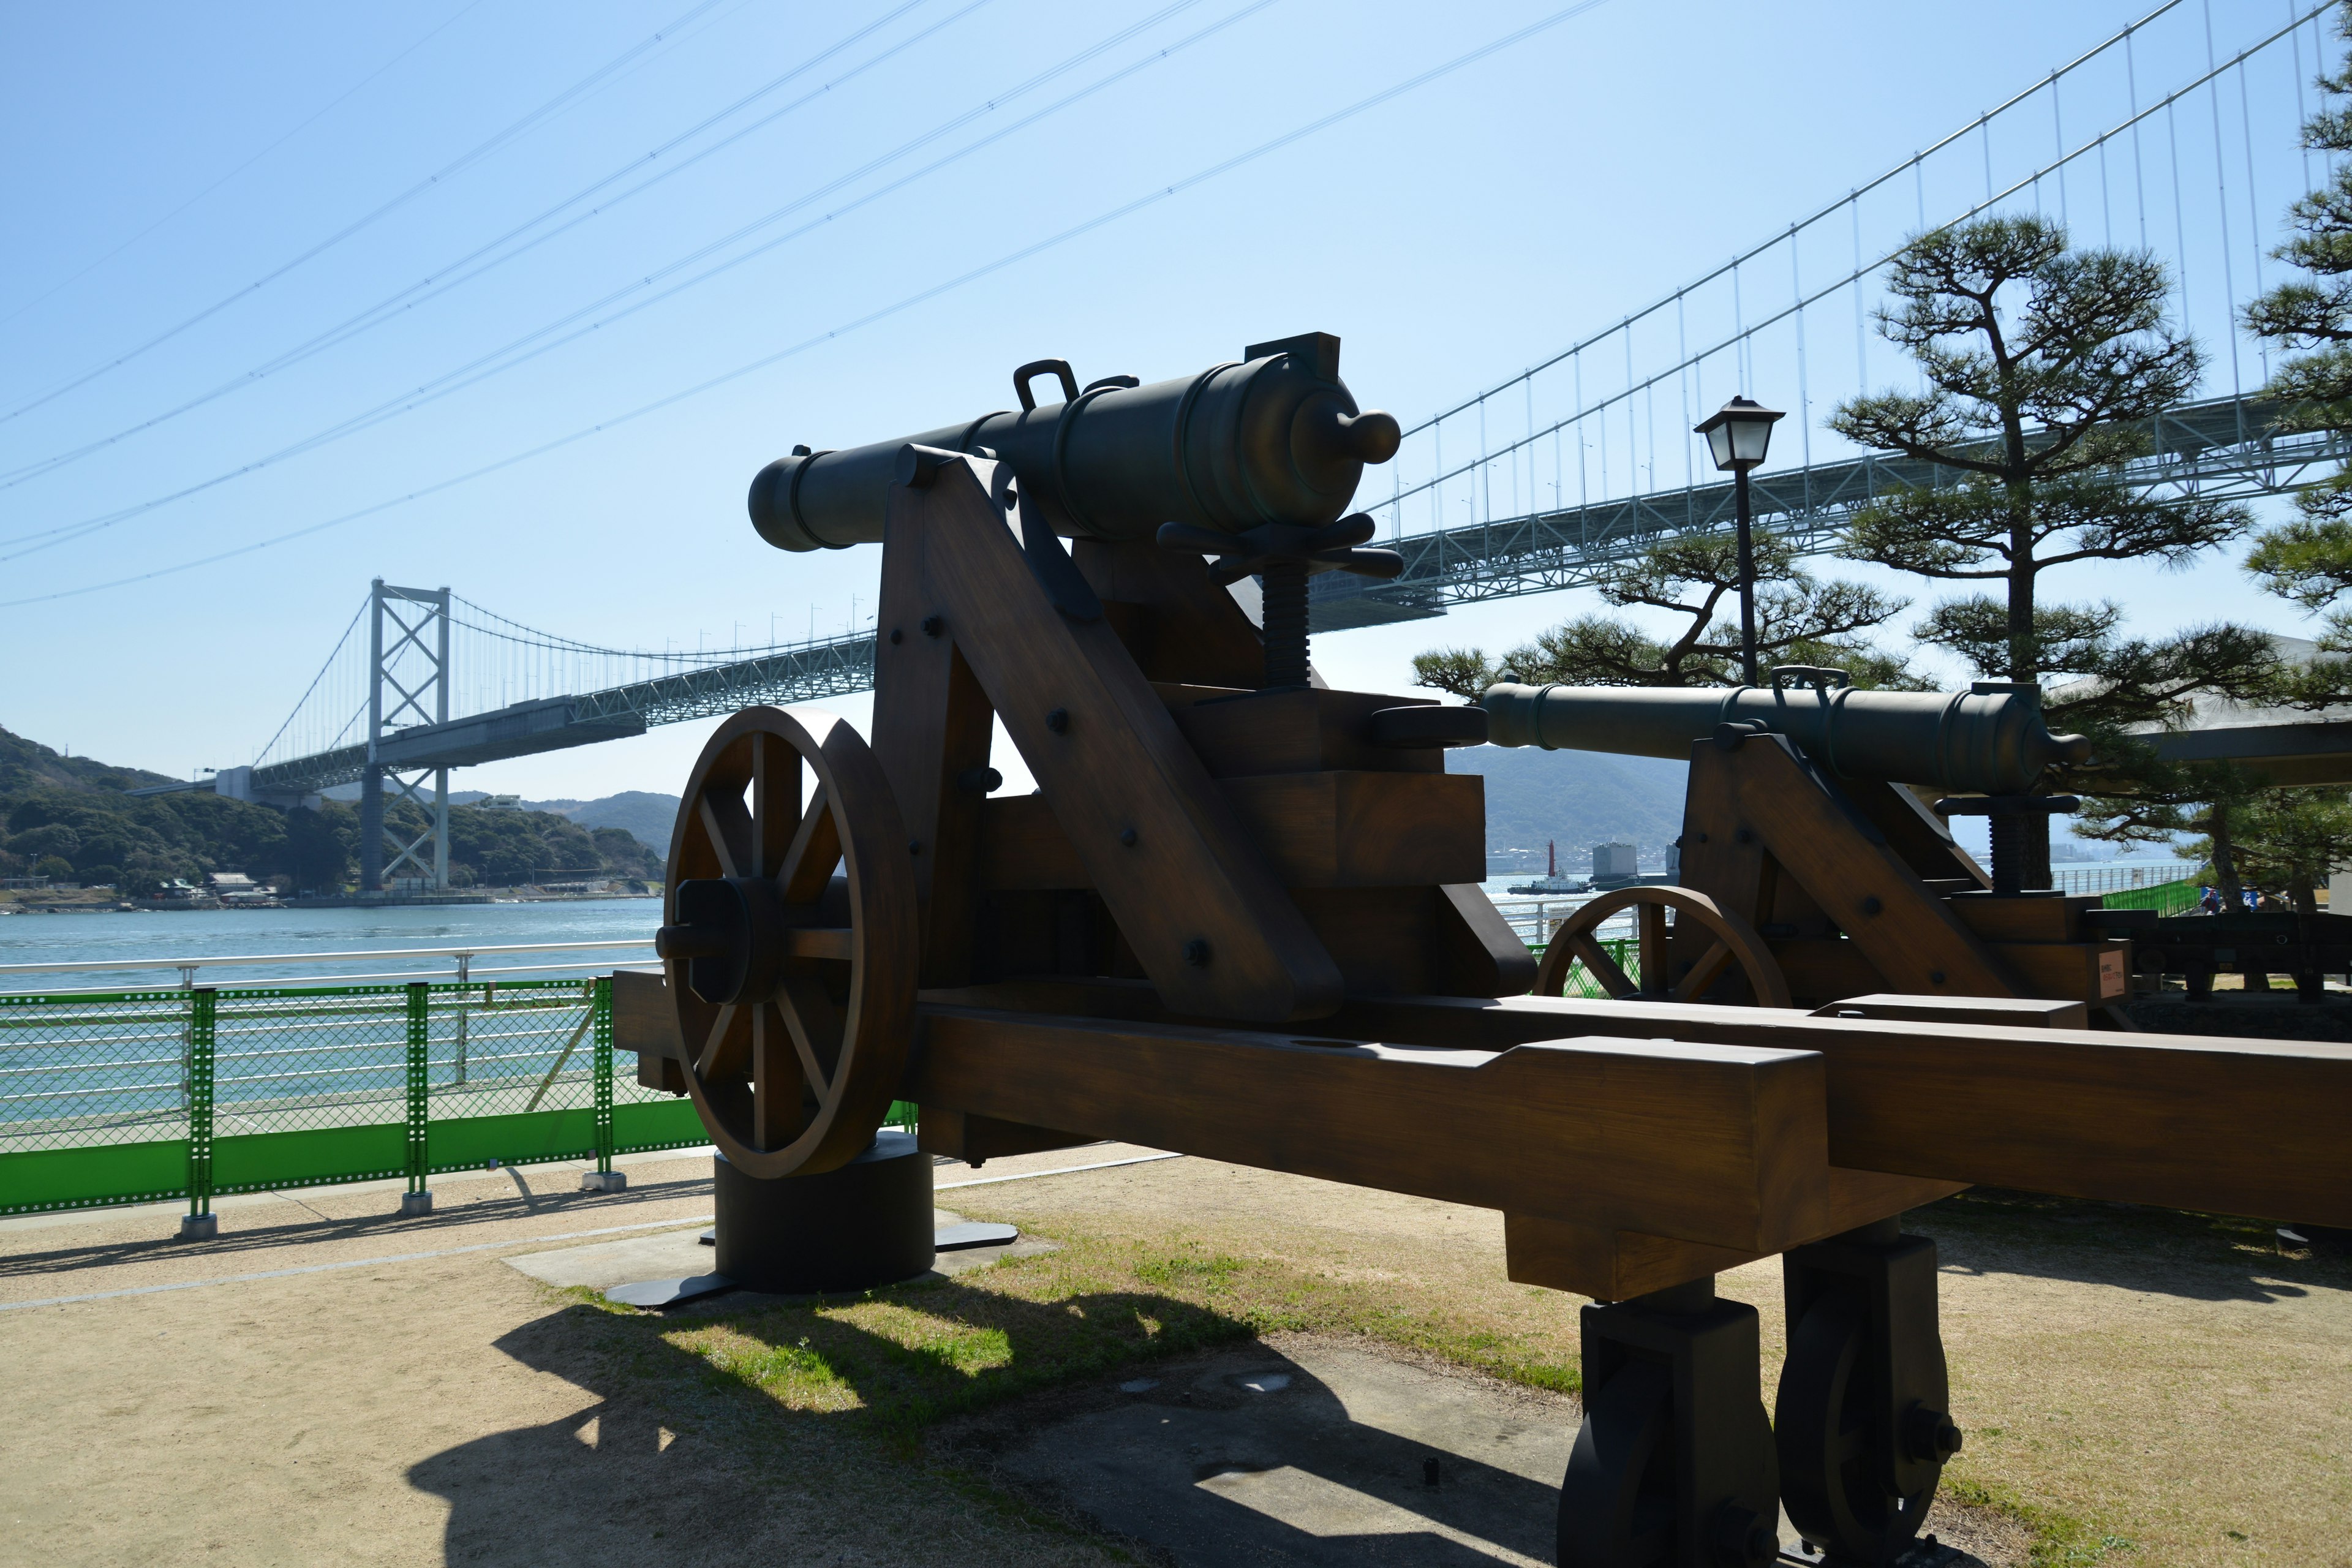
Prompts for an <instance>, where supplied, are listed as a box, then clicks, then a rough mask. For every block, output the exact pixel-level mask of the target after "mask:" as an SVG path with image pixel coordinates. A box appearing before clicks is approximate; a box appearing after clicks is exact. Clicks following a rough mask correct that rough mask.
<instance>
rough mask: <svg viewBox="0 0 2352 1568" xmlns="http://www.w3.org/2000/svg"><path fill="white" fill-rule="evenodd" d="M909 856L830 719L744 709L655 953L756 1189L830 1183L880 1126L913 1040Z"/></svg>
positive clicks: (696, 803)
mask: <svg viewBox="0 0 2352 1568" xmlns="http://www.w3.org/2000/svg"><path fill="white" fill-rule="evenodd" d="M908 854H909V851H908V843H907V832H906V828H905V827H904V826H902V822H901V818H900V817H899V815H898V801H897V799H896V797H895V796H894V795H892V794H891V792H890V785H889V782H888V780H887V779H886V778H885V777H884V775H883V773H882V769H881V765H880V763H877V761H876V760H875V757H874V753H873V752H871V751H870V750H868V749H867V747H866V742H865V741H864V740H863V739H862V738H860V736H859V735H858V733H857V731H855V730H853V729H851V728H850V727H849V726H848V725H847V724H845V723H844V722H843V721H840V720H838V719H836V718H835V717H833V715H831V714H829V713H824V712H820V711H818V710H814V709H807V708H803V709H796V710H792V711H789V712H788V711H786V710H782V709H779V708H746V709H744V710H742V711H741V712H740V713H738V714H736V715H735V716H734V717H733V718H731V719H730V720H728V721H727V722H726V723H724V724H722V725H720V726H719V732H718V733H717V734H715V735H713V736H711V738H710V743H709V745H707V746H705V747H704V748H703V750H702V756H701V758H700V760H699V761H698V762H697V763H695V766H694V773H693V775H692V776H691V777H690V778H689V779H688V783H687V786H686V795H685V798H684V799H683V800H682V801H681V802H680V803H679V805H678V816H677V829H676V831H675V832H674V833H673V835H672V836H671V838H670V857H669V865H670V868H669V880H668V886H667V899H666V901H665V903H664V905H663V910H664V913H665V916H666V923H665V924H664V925H663V927H662V930H661V936H660V940H659V942H658V949H659V952H661V955H662V959H663V962H664V967H665V969H666V970H667V975H668V980H669V989H670V994H671V996H672V998H673V999H674V1001H675V1004H676V1005H677V1021H678V1031H679V1037H680V1038H681V1040H682V1041H683V1042H684V1046H685V1060H684V1063H683V1066H684V1068H685V1074H686V1082H687V1088H688V1092H689V1093H691V1094H692V1095H693V1096H694V1104H695V1109H696V1110H698V1111H700V1112H701V1114H702V1121H703V1125H704V1126H705V1127H707V1128H709V1131H710V1135H711V1140H712V1142H715V1143H716V1144H717V1145H718V1146H719V1152H721V1153H723V1154H725V1155H726V1156H727V1158H728V1159H729V1160H730V1162H731V1163H734V1164H735V1165H736V1166H737V1167H738V1168H739V1169H740V1170H742V1171H743V1172H744V1173H747V1174H750V1175H753V1176H759V1177H773V1176H789V1175H793V1174H795V1173H817V1172H823V1171H830V1170H834V1169H835V1168H836V1167H838V1166H841V1165H844V1164H845V1163H848V1162H849V1161H850V1160H852V1159H854V1158H856V1156H857V1154H858V1153H860V1152H862V1151H864V1150H865V1149H866V1147H867V1146H868V1145H869V1144H870V1143H872V1142H873V1141H874V1134H875V1132H876V1131H877V1129H878V1128H879V1127H880V1126H881V1125H882V1118H883V1117H884V1115H886V1114H887V1112H888V1110H889V1108H890V1100H891V1099H892V1097H893V1096H894V1094H895V1093H896V1092H897V1089H898V1081H899V1078H900V1075H901V1074H902V1073H903V1071H904V1070H905V1068H906V1065H907V1051H908V1041H909V1036H910V1032H911V1030H912V1027H913V1024H914V1009H915V980H916V964H917V959H918V934H917V926H916V913H915V876H914V871H913V868H911V867H910V866H909V865H908ZM836 867H838V868H840V872H841V874H840V875H839V876H835V868H836Z"/></svg>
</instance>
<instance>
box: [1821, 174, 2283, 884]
mask: <svg viewBox="0 0 2352 1568" xmlns="http://www.w3.org/2000/svg"><path fill="white" fill-rule="evenodd" d="M1887 289H1888V293H1889V294H1890V296H1891V300H1890V302H1889V303H1888V304H1886V305H1885V306H1882V307H1881V308H1880V310H1879V311H1878V313H1877V320H1878V331H1879V333H1880V335H1881V336H1883V337H1885V339H1886V340H1887V341H1888V342H1891V343H1893V344H1895V346H1896V347H1897V348H1899V349H1901V350H1903V352H1904V353H1906V354H1908V355H1909V356H1910V358H1911V359H1912V361H1913V363H1916V365H1917V366H1918V368H1919V371H1920V374H1921V377H1922V379H1923V381H1924V383H1925V388H1924V390H1922V391H1918V392H1896V391H1889V392H1880V393H1874V394H1870V395H1864V396H1862V397H1857V398H1855V399H1853V401H1851V402H1849V403H1846V404H1844V405H1842V406H1841V407H1840V408H1839V409H1838V410H1837V412H1836V413H1835V414H1834V415H1833V416H1832V417H1831V420H1830V426H1831V427H1832V429H1834V430H1836V431H1837V432H1838V433H1840V434H1841V435H1843V436H1845V437H1847V438H1849V439H1850V440H1853V441H1854V442H1855V443H1857V444H1858V445H1860V446H1863V447H1869V448H1871V449H1873V450H1875V451H1882V452H1896V453H1900V454H1902V455H1903V456H1905V457H1907V458H1914V459H1916V460H1918V461H1922V462H1927V463H1932V464H1934V465H1936V467H1937V468H1938V469H1940V470H1942V471H1943V473H1944V474H1946V475H1948V476H1949V479H1950V480H1951V482H1949V483H1944V484H1935V485H1922V486H1914V487H1905V488H1900V489H1895V490H1894V491H1892V492H1891V493H1889V494H1887V495H1885V496H1883V497H1881V498H1880V499H1878V500H1874V501H1873V502H1872V503H1871V504H1870V505H1868V506H1866V507H1864V508H1863V509H1862V510H1860V511H1859V512H1858V513H1857V514H1856V516H1855V519H1854V521H1853V527H1852V530H1851V531H1850V532H1849V535H1848V537H1847V541H1846V544H1845V547H1844V550H1843V553H1844V554H1846V555H1847V556H1848V557H1849V558H1852V559H1854V560H1862V561H1870V562H1874V563H1878V564H1880V565H1883V566H1891V567H1893V568H1895V569H1896V570H1897V571H1903V572H1909V573H1913V574H1917V575H1919V576H1923V577H1928V578H1934V579H1938V580H1941V581H1947V582H1952V583H1968V582H1975V583H1982V584H1988V585H1990V584H1999V589H1998V592H1997V593H1990V594H1988V593H1979V594H1973V595H1965V596H1962V597H1958V598H1955V599H1950V600H1948V601H1946V602H1944V603H1942V604H1939V605H1936V606H1935V607H1934V608H1933V609H1931V610H1930V611H1929V612H1928V613H1927V616H1926V617H1925V618H1924V619H1923V620H1922V621H1921V622H1920V623H1919V625H1918V626H1916V627H1914V628H1913V635H1914V636H1915V637H1917V638H1918V639H1919V640H1920V641H1922V642H1925V643H1928V644H1931V645H1934V646H1937V647H1945V648H1948V649H1950V650H1951V651H1952V652H1954V653H1956V654H1958V656H1959V657H1960V658H1962V659H1963V660H1965V661H1966V662H1967V663H1968V664H1969V666H1971V667H1972V668H1974V669H1975V670H1976V671H1977V672H1978V673H1979V675H1982V676H1984V677H1986V678H1988V679H1998V680H2008V681H2014V682H2019V683H2023V684H2032V685H2034V686H2037V687H2038V686H2039V685H2041V683H2042V681H2043V679H2045V678H2046V677H2050V676H2053V675H2077V676H2085V677H2090V678H2092V679H2090V680H2088V681H2087V682H2084V683H2082V684H2080V685H2079V686H2078V688H2077V695H2078V699H2079V701H2080V706H2081V710H2080V711H2079V712H2077V713H2074V714H2073V715H2061V714H2060V713H2058V712H2056V711H2053V721H2063V722H2067V723H2074V724H2078V725H2081V726H2084V727H2087V728H2091V729H2093V731H2094V732H2095V733H2098V734H2099V735H2100V736H2101V738H2102V739H2103V740H2105V739H2108V738H2109V737H2111V736H2113V735H2114V734H2115V733H2116V731H2118V730H2119V728H2120V726H2121V725H2123V724H2126V723H2131V722H2138V721H2146V720H2147V719H2151V718H2162V717H2166V716H2168V715H2177V714H2178V713H2179V711H2180V710H2181V708H2182V706H2183V704H2184V703H2185V701H2186V700H2187V699H2188V697H2189V695H2190V694H2192V693H2195V692H2197V691H2200V690H2227V691H2231V692H2246V691H2250V690H2252V689H2253V682H2254V679H2255V673H2254V667H2260V668H2265V669H2266V668H2268V662H2269V651H2268V645H2267V643H2265V642H2263V640H2262V639H2261V638H2260V637H2258V636H2257V635H2256V634H2253V633H2249V632H2245V631H2242V630H2240V629H2238V628H2234V627H2228V626H2215V627H2206V628H2200V629H2197V630H2192V631H2189V632H2183V633H2180V634H2178V635H2176V636H2174V637H2168V638H2163V639H2158V640H2154V641H2151V640H2147V639H2143V638H2126V637H2121V636H2120V635H2119V626H2120V624H2121V621H2122V619H2123V613H2122V611H2121V610H2120V609H2119V608H2118V607H2116V605H2112V604H2095V605H2093V604H2063V603H2050V602H2046V601H2045V600H2044V599H2043V598H2042V576H2043V575H2044V574H2047V573H2050V572H2053V571H2055V570H2058V569H2060V568H2062V567H2068V566H2077V565H2082V564H2085V563H2093V562H2101V561H2145V560H2156V561H2160V562H2163V563H2166V564H2168V565H2173V566H2179V565H2185V564H2186V563H2188V562H2189V561H2190V560H2191V559H2193V558H2194V557H2195V556H2196V555H2197V554H2199V553H2200V552H2203V551H2205V550H2209V549H2211V548H2212V547H2214V546H2216V545H2220V544H2224V543H2227V542H2230V541H2231V540H2233V539H2236V538H2239V537H2240V536H2242V534H2244V533H2245V532H2246V531H2248V530H2249V529H2250V528H2252V524H2253V519H2252V514H2251V513H2249V512H2248V511H2247V510H2245V509H2244V508H2243V507H2241V506H2238V505H2235V504H2233V503H2229V502H2223V501H2215V500H2206V499H2203V498H2200V497H2196V496H2169V495H2162V494H2158V493H2155V492H2152V491H2147V490H2141V489H2133V488H2132V487H2130V486H2129V485H2127V484H2126V482H2125V480H2124V477H2123V474H2122V471H2121V468H2122V465H2123V464H2124V463H2126V461H2127V460H2129V459H2130V458H2134V457H2136V456H2137V455H2139V454H2140V453H2141V452H2142V451H2143V450H2145V448H2146V446H2147V438H2146V436H2145V434H2144V433H2143V431H2142V429H2141V426H2142V425H2143V424H2144V422H2146V421H2147V420H2149V419H2150V418H2152V417H2153V416H2156V415H2158V414H2160V413H2162V412H2163V411H2164V410H2166V409H2168V408H2169V407H2171V406H2172V405H2175V404H2178V403H2179V402H2181V401H2182V400H2183V399H2185V398H2186V397H2187V396H2188V395H2189V393H2190V391H2191V390H2192V389H2193V388H2194V387H2195V385H2196V383H2197V378H2198V374H2199V371H2200V365H2201V358H2200V354H2199V353H2198V349H2197V346H2196V344H2195V343H2194V342H2192V341H2191V340H2190V339H2189V337H2187V336H2186V335H2185V334H2183V333H2182V332H2180V331H2179V330H2177V329H2176V328H2175V327H2174V326H2173V325H2172V324H2171V323H2170V322H2169V321H2167V319H2166V316H2165V307H2166V304H2167V301H2168V298H2169V295H2170V290H2171V285H2170V282H2169V279H2168V278H2167V276H2166V273H2165V269H2164V267H2163V265H2162V264H2161V263H2159V262H2158V261H2157V260H2156V259H2155V258H2153V257H2150V256H2147V255H2142V254H2134V253H2129V252H2124V251H2116V250H2080V251H2078V250H2074V249H2072V248H2070V247H2069V246H2068V244H2067V239H2066V234H2065V231H2064V230H2063V228H2061V227H2059V226H2057V225H2055V224H2053V223H2050V222H2048V221H2047V220H2045V219H2042V218H2040V217H2031V216H2019V217H1990V218H1980V219H1978V220H1976V221H1974V222H1971V223H1967V224H1963V225H1959V226H1955V227H1951V228H1945V229H1938V230H1937V231H1936V232H1934V233H1932V234H1927V235H1923V236H1921V237H1919V238H1917V239H1916V240H1914V241H1912V242H1911V243H1910V244H1909V245H1908V246H1906V247H1905V248H1904V249H1903V250H1902V252H1901V253H1899V254H1898V255H1897V256H1896V257H1895V261H1894V262H1893V264H1892V271H1891V274H1890V277H1889V279H1888V283H1887ZM2249 660H2252V666H2250V664H2249ZM2030 831H2031V833H2032V837H2031V838H2030V840H2029V844H2028V850H2027V860H2028V865H2027V868H2026V869H2027V872H2028V875H2029V877H2031V878H2032V879H2034V880H2036V881H2040V880H2042V878H2043V876H2045V875H2046V872H2047V868H2048V854H2049V839H2048V824H2047V821H2046V819H2043V818H2040V817H2036V818H2033V819H2032V829H2031V830H2030Z"/></svg>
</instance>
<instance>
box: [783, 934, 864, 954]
mask: <svg viewBox="0 0 2352 1568" xmlns="http://www.w3.org/2000/svg"><path fill="white" fill-rule="evenodd" d="M856 937H857V933H856V931H852V930H851V929H850V928H849V927H847V926H794V927H793V928H792V929H791V930H789V931H785V932H784V939H783V947H784V952H785V953H786V954H787V955H789V956H791V957H793V958H829V959H832V960H834V961H835V963H848V962H849V961H850V960H851V959H852V958H854V957H855V956H856Z"/></svg>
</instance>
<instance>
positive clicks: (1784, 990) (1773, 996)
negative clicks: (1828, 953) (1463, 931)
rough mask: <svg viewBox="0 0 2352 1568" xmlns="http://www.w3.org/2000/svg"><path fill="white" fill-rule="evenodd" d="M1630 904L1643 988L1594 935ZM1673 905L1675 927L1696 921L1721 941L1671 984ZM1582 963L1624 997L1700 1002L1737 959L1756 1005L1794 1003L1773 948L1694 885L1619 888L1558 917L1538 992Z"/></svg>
mask: <svg viewBox="0 0 2352 1568" xmlns="http://www.w3.org/2000/svg"><path fill="white" fill-rule="evenodd" d="M1627 908H1631V909H1632V910H1633V911H1634V914H1633V922H1634V931H1635V933H1636V935H1637V937H1638V939H1639V951H1640V952H1641V958H1642V963H1641V969H1642V980H1641V984H1638V985H1637V984H1634V983H1633V981H1632V980H1630V979H1628V978H1626V974H1625V971H1624V970H1623V969H1622V967H1620V966H1619V964H1618V963H1617V961H1616V960H1615V959H1613V958H1612V957H1610V956H1609V950H1608V949H1607V948H1604V947H1602V946H1601V943H1600V942H1598V941H1596V940H1595V939H1594V937H1593V935H1592V933H1593V931H1595V930H1597V929H1598V928H1599V927H1600V925H1601V921H1605V920H1607V919H1608V918H1609V917H1610V916H1611V915H1613V914H1615V913H1616V912H1617V911H1618V910H1622V909H1627ZM1667 910H1674V911H1675V914H1676V916H1677V917H1678V920H1677V922H1676V923H1677V925H1681V924H1683V923H1685V922H1690V921H1696V922H1697V923H1698V924H1699V925H1701V926H1704V927H1705V928H1706V930H1707V931H1709V932H1710V933H1711V934H1712V935H1713V936H1714V938H1715V941H1714V942H1712V943H1711V944H1709V945H1708V947H1707V949H1706V952H1704V953H1702V954H1700V956H1699V960H1698V962H1697V963H1694V964H1693V965H1691V967H1690V972H1689V973H1686V974H1685V975H1684V976H1683V977H1682V979H1681V981H1680V982H1679V983H1677V984H1675V985H1673V986H1672V987H1669V986H1668V985H1667V984H1666V911H1667ZM1579 961H1581V962H1582V963H1583V964H1584V970H1585V973H1588V974H1590V975H1591V976H1592V978H1593V979H1594V980H1595V981H1597V982H1599V983H1600V985H1601V989H1602V990H1603V991H1606V992H1608V993H1609V994H1610V996H1611V997H1612V998H1613V999H1615V1000H1617V1001H1620V1002H1637V1001H1652V1002H1689V1001H1694V1000H1696V999H1697V998H1698V997H1700V996H1703V995H1705V994H1706V989H1707V987H1708V986H1710V985H1713V984H1715V983H1716V981H1717V980H1718V979H1720V978H1721V977H1722V975H1723V972H1724V970H1725V969H1727V967H1729V966H1730V965H1731V964H1732V963H1735V962H1736V963H1738V965H1739V969H1740V973H1743V974H1745V975H1747V977H1748V988H1749V989H1750V990H1752V991H1753V992H1754V993H1755V994H1756V1004H1757V1005H1758V1006H1759V1007H1786V1006H1788V1005H1790V1002H1789V983H1788V981H1787V980H1786V979H1785V978H1783V977H1782V975H1781V973H1780V964H1779V963H1775V962H1774V961H1773V958H1772V950H1771V949H1769V948H1768V947H1766V946H1765V945H1764V939H1763V938H1762V937H1760V936H1759V935H1757V934H1756V928H1755V927H1753V926H1751V925H1749V924H1748V922H1747V921H1744V920H1741V919H1740V918H1739V917H1738V915H1736V914H1733V913H1732V912H1731V911H1730V910H1727V909H1725V908H1723V907H1722V906H1721V905H1720V904H1717V902H1716V901H1715V900H1713V899H1710V898H1708V897H1707V896H1706V894H1705V893H1695V892H1693V891H1691V890H1690V889H1688V888H1660V887H1641V888H1620V889H1617V890H1616V891H1615V892H1613V893H1603V894H1601V896H1600V897H1599V898H1597V899H1595V900H1592V901H1591V903H1589V904H1586V905H1585V906H1584V907H1583V908H1582V909H1580V910H1577V911H1576V912H1575V913H1574V914H1572V915H1570V916H1569V917H1568V919H1566V920H1564V921H1560V923H1559V930H1558V931H1553V932H1552V933H1551V939H1550V941H1549V943H1548V944H1547V945H1546V946H1545V948H1544V956H1543V963H1542V964H1541V965H1540V966H1538V968H1537V970H1536V989H1535V994H1537V995H1538V996H1558V995H1559V994H1561V993H1562V992H1563V991H1565V990H1566V988H1567V985H1568V971H1569V966H1570V964H1572V963H1577V962H1579Z"/></svg>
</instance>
